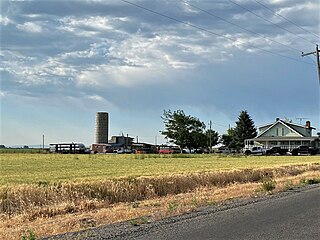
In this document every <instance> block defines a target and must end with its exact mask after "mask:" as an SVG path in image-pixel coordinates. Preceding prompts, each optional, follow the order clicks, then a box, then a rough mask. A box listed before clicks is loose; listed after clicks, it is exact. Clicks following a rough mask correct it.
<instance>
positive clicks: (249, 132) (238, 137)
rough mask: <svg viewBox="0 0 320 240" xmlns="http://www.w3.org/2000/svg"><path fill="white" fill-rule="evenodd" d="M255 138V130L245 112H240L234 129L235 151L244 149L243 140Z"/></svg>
mask: <svg viewBox="0 0 320 240" xmlns="http://www.w3.org/2000/svg"><path fill="white" fill-rule="evenodd" d="M256 136H257V129H256V127H255V126H254V122H253V120H252V119H251V117H250V115H249V114H248V112H247V111H241V112H240V115H239V117H238V121H237V122H236V127H235V128H234V137H233V140H234V141H235V146H236V148H237V149H241V148H243V147H244V140H245V139H250V138H254V137H256Z"/></svg>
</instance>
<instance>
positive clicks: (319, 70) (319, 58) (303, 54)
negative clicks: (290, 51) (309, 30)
mask: <svg viewBox="0 0 320 240" xmlns="http://www.w3.org/2000/svg"><path fill="white" fill-rule="evenodd" d="M319 52H320V50H319V46H318V45H316V51H314V52H309V53H303V52H302V54H301V56H302V57H305V56H308V55H311V54H312V55H314V54H316V57H317V68H318V78H319V84H320V57H319Z"/></svg>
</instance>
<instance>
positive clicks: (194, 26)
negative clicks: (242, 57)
mask: <svg viewBox="0 0 320 240" xmlns="http://www.w3.org/2000/svg"><path fill="white" fill-rule="evenodd" d="M121 1H122V2H125V3H127V4H130V5H132V6H135V7H137V8H140V9H143V10H145V11H148V12H151V13H153V14H156V15H158V16H161V17H165V18H168V19H170V20H172V21H175V22H178V23H182V24H184V25H186V26H189V27H192V28H195V29H198V30H201V31H203V32H206V33H209V34H211V35H215V36H218V37H222V38H225V39H227V40H230V41H233V42H236V41H237V39H233V38H231V37H227V36H224V35H222V34H218V33H215V32H213V31H210V30H208V29H205V28H203V27H199V26H196V25H194V24H191V23H188V22H184V21H182V20H179V19H176V18H174V17H170V16H168V15H165V14H163V13H159V12H156V11H154V10H152V9H149V8H146V7H143V6H141V5H139V4H136V3H133V2H130V1H127V0H121ZM245 45H247V46H248V47H250V48H255V49H259V50H261V51H263V52H266V53H269V54H272V55H277V56H280V57H283V58H287V59H290V60H292V61H296V62H300V63H304V64H308V65H313V64H311V63H309V62H304V61H301V60H298V59H296V58H293V57H289V56H286V55H282V54H279V53H276V52H272V51H269V50H266V49H263V48H260V47H257V46H252V45H251V44H246V43H245Z"/></svg>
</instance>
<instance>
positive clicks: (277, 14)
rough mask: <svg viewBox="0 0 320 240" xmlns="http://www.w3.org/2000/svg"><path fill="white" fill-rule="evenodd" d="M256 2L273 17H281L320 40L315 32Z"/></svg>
mask: <svg viewBox="0 0 320 240" xmlns="http://www.w3.org/2000/svg"><path fill="white" fill-rule="evenodd" d="M254 1H255V2H256V3H258V4H260V5H261V6H262V7H264V8H266V9H268V10H269V11H270V12H272V13H273V15H275V16H278V17H280V18H282V19H284V20H286V21H287V22H289V23H291V24H293V25H295V26H296V27H298V28H300V29H301V30H303V31H305V32H308V33H310V34H312V35H313V36H315V37H316V38H317V39H318V38H320V36H319V35H317V34H314V33H313V32H310V31H309V30H307V29H305V28H303V27H301V26H299V25H298V24H296V23H294V22H293V21H291V20H290V19H288V18H286V17H284V16H282V15H281V14H280V13H276V12H275V11H274V10H272V9H271V8H269V7H268V6H266V5H265V4H263V3H261V2H259V1H257V0H254Z"/></svg>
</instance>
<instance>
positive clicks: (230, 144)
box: [221, 128, 237, 149]
mask: <svg viewBox="0 0 320 240" xmlns="http://www.w3.org/2000/svg"><path fill="white" fill-rule="evenodd" d="M221 142H222V144H223V145H225V146H226V147H227V148H230V149H231V148H237V146H236V141H235V133H234V128H229V129H228V131H227V133H226V134H223V135H222V136H221Z"/></svg>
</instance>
